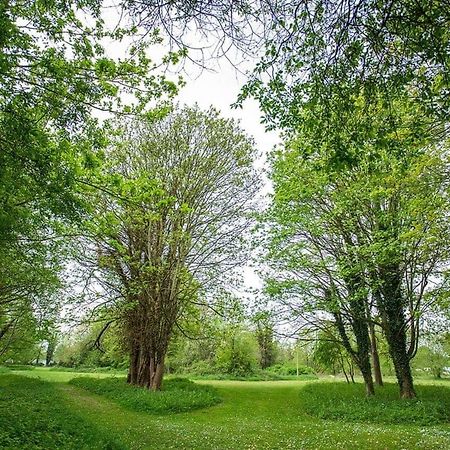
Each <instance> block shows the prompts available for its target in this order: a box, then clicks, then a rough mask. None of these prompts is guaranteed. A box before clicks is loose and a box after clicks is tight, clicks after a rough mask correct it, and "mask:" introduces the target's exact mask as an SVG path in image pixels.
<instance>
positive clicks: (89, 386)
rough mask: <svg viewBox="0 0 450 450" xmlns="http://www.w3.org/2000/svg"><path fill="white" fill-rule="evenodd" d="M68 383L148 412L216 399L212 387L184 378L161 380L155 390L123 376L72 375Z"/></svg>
mask: <svg viewBox="0 0 450 450" xmlns="http://www.w3.org/2000/svg"><path fill="white" fill-rule="evenodd" d="M70 384H72V385H74V386H77V387H79V388H83V389H85V390H87V391H89V392H93V393H94V394H98V395H103V396H105V397H107V398H109V399H111V400H114V401H115V402H117V403H119V404H120V405H122V406H125V407H126V408H129V409H131V410H134V411H145V412H148V413H152V414H164V413H178V412H184V411H191V410H194V409H198V408H205V407H207V406H212V405H215V404H217V403H219V402H220V397H219V396H218V395H217V391H216V390H215V389H214V388H212V387H210V386H201V385H198V384H195V383H193V382H192V381H189V380H188V379H184V378H173V379H168V380H165V381H164V384H163V389H162V390H161V391H158V392H152V391H149V390H148V389H143V388H140V387H135V386H131V385H129V384H127V383H126V382H125V379H123V378H104V379H101V380H100V379H93V378H90V377H83V378H74V379H73V380H71V381H70Z"/></svg>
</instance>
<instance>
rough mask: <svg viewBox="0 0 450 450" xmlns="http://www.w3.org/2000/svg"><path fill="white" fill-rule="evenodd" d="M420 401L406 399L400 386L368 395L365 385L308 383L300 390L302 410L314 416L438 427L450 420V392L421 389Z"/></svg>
mask: <svg viewBox="0 0 450 450" xmlns="http://www.w3.org/2000/svg"><path fill="white" fill-rule="evenodd" d="M417 392H418V398H417V399H412V400H402V399H400V398H399V393H398V387H397V385H396V384H386V385H385V386H384V387H382V388H378V389H377V392H376V395H375V396H374V397H370V398H367V397H366V396H365V390H364V385H363V384H361V383H356V384H346V383H341V382H339V383H329V382H326V383H324V382H321V383H314V384H308V385H306V386H305V387H304V388H303V389H301V391H300V403H301V407H302V409H303V410H304V411H305V412H306V413H308V414H309V415H311V416H315V417H320V418H321V419H330V420H339V421H345V422H374V423H383V424H414V425H421V426H422V425H434V424H437V423H446V422H448V421H449V419H450V389H449V388H447V387H443V386H418V387H417Z"/></svg>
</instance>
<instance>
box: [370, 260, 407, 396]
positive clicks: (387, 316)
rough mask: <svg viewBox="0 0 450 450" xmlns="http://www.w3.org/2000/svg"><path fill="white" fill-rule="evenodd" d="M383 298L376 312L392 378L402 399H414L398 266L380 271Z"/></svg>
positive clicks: (380, 297) (379, 299)
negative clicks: (380, 320)
mask: <svg viewBox="0 0 450 450" xmlns="http://www.w3.org/2000/svg"><path fill="white" fill-rule="evenodd" d="M380 276H381V279H382V295H379V296H378V298H377V302H378V309H379V311H380V313H381V319H382V324H383V329H384V334H385V336H386V341H387V343H388V346H389V354H390V356H391V358H392V362H393V363H394V368H395V375H396V377H397V382H398V385H399V389H400V397H401V398H415V397H416V392H415V390H414V384H413V378H412V373H411V366H410V358H409V355H408V348H407V342H406V326H407V323H406V320H405V313H404V309H403V306H404V302H403V298H402V292H401V276H400V270H399V268H398V266H396V265H392V266H390V267H383V268H382V270H380Z"/></svg>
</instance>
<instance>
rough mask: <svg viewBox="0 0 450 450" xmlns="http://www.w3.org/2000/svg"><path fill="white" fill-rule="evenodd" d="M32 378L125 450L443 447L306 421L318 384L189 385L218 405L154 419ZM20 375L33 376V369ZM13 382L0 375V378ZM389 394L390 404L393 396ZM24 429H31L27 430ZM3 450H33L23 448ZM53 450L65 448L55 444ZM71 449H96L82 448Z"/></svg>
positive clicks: (444, 435)
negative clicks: (307, 397)
mask: <svg viewBox="0 0 450 450" xmlns="http://www.w3.org/2000/svg"><path fill="white" fill-rule="evenodd" d="M39 372H40V373H39V376H40V377H41V378H43V379H44V378H46V377H47V376H52V380H54V381H59V382H58V383H51V384H52V388H53V389H54V391H56V392H58V399H59V400H58V401H59V402H61V404H63V405H64V408H65V413H64V414H71V415H74V416H76V417H81V418H82V419H83V420H84V423H88V424H89V423H90V424H95V425H94V427H95V430H98V432H99V433H106V435H108V436H111V437H114V436H117V438H118V439H120V443H121V444H123V446H124V448H126V449H130V450H135V449H136V450H138V449H151V450H158V449H177V450H182V449H192V450H208V449H210V450H213V449H214V450H241V449H242V450H244V449H245V450H250V449H257V450H270V449H283V450H284V449H286V450H287V449H307V450H309V449H311V450H312V449H319V450H321V449H324V450H325V449H326V450H333V449H336V450H337V449H346V450H351V449H355V450H356V449H358V450H360V449H364V450H386V449H389V450H401V449H408V450H409V449H416V450H419V449H420V450H438V449H439V450H441V449H442V450H443V449H448V448H450V427H449V425H448V424H443V423H440V424H433V425H428V426H423V425H418V424H417V423H410V424H404V423H403V424H391V423H390V424H387V423H373V422H372V423H363V422H355V421H353V420H350V419H349V418H348V417H347V418H346V417H343V418H341V419H340V420H325V419H321V418H319V417H317V416H316V415H311V414H309V413H308V412H307V411H305V410H304V409H303V406H304V405H303V403H302V395H303V394H302V393H303V392H304V390H305V389H306V391H307V390H308V389H310V388H311V389H313V388H314V387H316V386H319V388H320V386H321V385H322V383H323V382H322V381H297V380H295V381H294V380H291V381H267V382H265V381H258V382H253V381H246V382H241V381H213V380H211V381H209V380H204V381H200V382H197V383H196V384H201V385H202V386H212V387H214V388H215V389H216V390H217V392H218V394H219V395H220V397H221V398H222V400H223V401H222V402H221V403H219V404H216V405H214V406H211V407H209V408H201V409H197V410H193V411H189V412H182V413H178V414H162V415H161V414H159V415H158V414H148V413H147V412H143V411H135V410H132V409H130V408H128V407H125V406H123V405H121V404H120V403H118V402H117V401H115V400H112V399H110V398H108V397H106V396H105V395H97V394H95V393H93V392H91V391H87V390H85V389H83V388H81V387H78V386H75V385H74V384H67V383H65V382H63V381H64V380H65V378H63V377H62V376H61V377H59V378H55V374H57V372H54V371H53V372H51V371H47V372H46V371H45V370H44V369H42V370H40V371H39ZM23 373H25V372H23ZM26 373H27V374H28V375H29V376H35V374H36V370H35V371H28V372H26ZM65 375H67V373H66V374H65ZM76 375H77V374H75V373H73V374H72V376H76ZM92 375H93V376H98V374H92ZM14 376H15V375H8V374H5V375H0V379H1V378H3V377H14ZM21 380H23V378H22V377H21ZM335 385H339V387H343V388H345V387H346V385H345V383H341V382H336V383H335V382H330V383H329V385H328V387H329V388H331V387H333V386H335ZM446 385H447V386H448V384H447V383H442V382H433V383H431V382H418V385H417V388H418V391H419V394H421V393H422V392H424V389H425V390H426V388H427V386H436V387H437V388H439V389H441V388H442V387H445V386H446ZM19 387H20V386H19ZM338 390H339V389H338ZM330 392H331V393H333V391H330ZM306 393H308V392H306ZM440 393H441V397H444V395H445V394H446V393H447V391H446V390H441V391H440ZM395 394H396V397H397V393H395ZM30 395H32V394H31V393H30ZM386 395H387V394H386ZM39 397H40V393H39V392H38V391H37V392H36V400H38V399H39ZM20 401H21V400H20ZM20 401H19V402H20ZM49 404H50V405H51V404H52V403H48V402H44V403H41V406H42V408H43V409H44V410H45V408H48V407H50V406H49ZM20 409H21V414H23V415H25V416H27V415H28V414H29V413H28V411H27V407H26V405H25V407H24V408H20ZM46 414H47V413H46ZM0 416H1V414H0ZM10 426H14V424H10ZM30 428H31V429H32V430H33V426H32V425H30ZM34 428H35V427H34ZM0 429H1V430H3V428H0ZM96 432H97V431H96ZM86 439H87V438H86ZM0 447H1V445H0ZM6 448H33V447H32V446H29V445H24V446H22V447H6ZM48 448H55V447H52V446H49V447H48ZM60 448H70V447H65V446H64V445H62V446H60ZM78 448H94V449H95V448H98V447H96V446H95V445H88V444H85V445H80V446H79V447H78Z"/></svg>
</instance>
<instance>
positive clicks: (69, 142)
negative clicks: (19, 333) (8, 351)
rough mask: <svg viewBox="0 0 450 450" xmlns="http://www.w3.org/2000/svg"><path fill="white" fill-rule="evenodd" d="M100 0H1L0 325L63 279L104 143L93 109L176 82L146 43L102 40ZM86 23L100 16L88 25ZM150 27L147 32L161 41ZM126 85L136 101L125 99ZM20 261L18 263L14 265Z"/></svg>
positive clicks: (134, 107)
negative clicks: (63, 246) (68, 243)
mask: <svg viewBox="0 0 450 450" xmlns="http://www.w3.org/2000/svg"><path fill="white" fill-rule="evenodd" d="M100 6H101V3H100V2H99V1H97V0H87V1H82V2H79V1H77V0H74V1H70V0H69V1H60V0H57V1H50V2H47V1H40V0H35V1H31V2H26V3H23V2H20V1H15V0H12V1H4V2H1V5H0V36H1V37H0V204H1V207H0V264H1V266H2V275H1V279H0V327H2V328H1V332H0V334H1V335H3V336H4V337H5V333H6V331H7V330H9V332H11V330H12V329H13V328H14V324H15V323H17V321H20V320H21V315H22V314H28V312H30V311H31V313H32V314H34V313H35V312H36V309H37V303H38V302H40V303H41V304H42V303H43V300H42V299H44V298H46V299H48V298H49V295H48V292H46V291H49V290H51V289H53V288H54V286H55V285H57V284H58V283H59V282H58V280H57V278H58V277H57V273H58V271H59V270H60V269H61V267H62V266H63V265H62V264H60V263H59V262H56V260H57V259H58V252H59V251H60V249H59V248H58V246H57V245H56V244H58V241H60V240H61V239H62V237H64V236H66V235H70V234H71V233H72V232H73V230H69V229H67V227H68V226H69V225H72V224H73V223H78V222H80V221H81V219H82V218H83V217H84V214H85V212H86V211H85V209H86V205H85V203H84V196H83V195H82V193H83V188H84V186H85V184H86V183H87V182H88V181H89V179H91V178H92V175H91V173H90V172H91V171H92V170H93V169H96V166H97V164H98V162H99V159H98V158H96V155H97V153H98V152H99V151H100V150H101V149H102V148H103V147H104V145H105V142H106V140H105V137H104V135H103V130H102V127H101V126H100V125H99V123H98V120H97V119H96V118H95V117H94V113H95V112H97V113H98V112H100V111H101V112H102V113H104V114H105V113H108V114H109V113H119V112H120V113H122V114H132V113H133V114H134V113H138V112H140V111H142V110H143V109H144V108H145V107H146V103H147V102H148V101H149V99H152V100H154V99H157V98H160V97H161V96H162V95H163V94H168V95H171V94H173V93H174V92H175V91H176V86H175V84H174V83H172V82H169V81H167V80H166V79H165V78H164V77H161V76H158V75H156V74H155V73H154V71H152V69H153V68H154V64H153V63H152V62H151V61H150V60H149V59H148V58H147V57H146V55H145V48H146V46H147V44H149V43H147V44H143V43H141V44H137V45H135V46H133V47H130V52H129V54H128V55H127V57H126V59H123V60H120V59H117V58H110V57H108V55H107V53H106V51H105V49H104V48H103V46H102V42H103V40H104V39H105V38H108V39H111V40H113V41H118V40H121V39H123V38H124V37H125V36H127V35H129V34H130V33H131V32H132V30H124V29H119V28H116V29H115V30H114V31H112V30H111V29H109V28H108V26H106V25H105V24H104V22H103V20H102V17H101V8H100ZM88 23H91V24H94V26H93V27H90V26H89V25H88ZM157 41H158V38H157V37H155V36H153V38H152V39H151V42H157ZM124 93H127V94H129V95H128V98H132V100H130V102H127V104H125V102H124V101H123V94H124ZM13 268H14V269H13Z"/></svg>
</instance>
